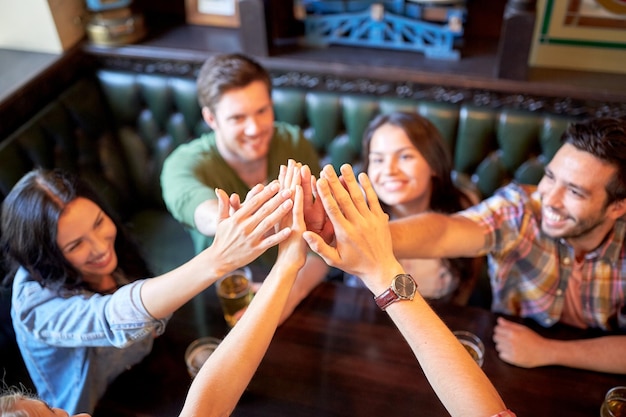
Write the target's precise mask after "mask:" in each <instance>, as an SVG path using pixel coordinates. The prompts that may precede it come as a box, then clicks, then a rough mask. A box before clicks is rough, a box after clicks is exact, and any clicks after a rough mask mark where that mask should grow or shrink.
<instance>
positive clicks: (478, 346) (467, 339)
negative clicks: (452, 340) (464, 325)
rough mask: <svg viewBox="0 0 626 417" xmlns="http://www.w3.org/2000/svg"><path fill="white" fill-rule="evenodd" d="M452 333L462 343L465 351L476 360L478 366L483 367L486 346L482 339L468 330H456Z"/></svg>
mask: <svg viewBox="0 0 626 417" xmlns="http://www.w3.org/2000/svg"><path fill="white" fill-rule="evenodd" d="M452 333H454V335H455V336H456V338H457V339H458V340H459V342H461V344H462V345H463V347H464V348H465V350H467V352H468V353H469V354H470V355H471V356H472V358H474V360H475V361H476V363H477V364H478V366H480V367H482V366H483V362H484V360H485V345H484V344H483V341H482V340H480V337H478V336H476V335H475V334H474V333H472V332H468V331H466V330H455V331H453V332H452Z"/></svg>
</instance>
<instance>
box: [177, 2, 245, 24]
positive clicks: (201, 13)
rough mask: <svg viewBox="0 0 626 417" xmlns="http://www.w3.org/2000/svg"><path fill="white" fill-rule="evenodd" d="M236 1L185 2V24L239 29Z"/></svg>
mask: <svg viewBox="0 0 626 417" xmlns="http://www.w3.org/2000/svg"><path fill="white" fill-rule="evenodd" d="M237 3H238V1H237V0H185V13H186V16H187V23H191V24H193V25H207V26H224V27H232V28H236V27H239V7H238V5H237Z"/></svg>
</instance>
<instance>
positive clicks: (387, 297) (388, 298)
mask: <svg viewBox="0 0 626 417" xmlns="http://www.w3.org/2000/svg"><path fill="white" fill-rule="evenodd" d="M397 299H398V294H396V293H395V291H394V290H393V288H391V287H389V288H387V289H386V290H385V292H383V293H382V294H380V295H379V296H377V297H374V301H376V305H377V306H378V307H380V309H381V310H383V311H385V309H386V308H387V307H389V305H390V304H392V303H393V302H394V301H396V300H397Z"/></svg>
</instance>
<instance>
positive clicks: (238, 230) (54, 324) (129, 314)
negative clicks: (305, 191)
mask: <svg viewBox="0 0 626 417" xmlns="http://www.w3.org/2000/svg"><path fill="white" fill-rule="evenodd" d="M253 191H254V194H251V197H250V204H242V205H241V207H238V208H239V210H237V211H234V213H233V214H232V215H230V214H229V210H230V209H229V197H228V196H227V195H226V194H225V193H224V192H223V191H222V190H217V192H218V195H219V197H220V202H221V203H222V204H221V206H220V207H221V210H222V216H221V219H222V220H221V222H220V226H219V229H218V230H219V232H218V233H217V238H216V239H215V242H214V243H213V245H212V246H211V247H209V248H207V249H206V250H205V251H203V252H202V253H200V254H198V255H197V256H196V257H195V258H193V259H192V260H190V261H189V262H187V263H186V264H184V265H182V266H181V267H179V268H177V269H175V270H173V271H171V272H168V273H166V274H164V275H161V276H159V277H156V278H152V279H140V278H146V277H148V276H149V275H148V271H147V268H146V265H145V263H144V262H143V261H142V260H141V258H140V256H139V254H138V250H137V248H136V246H135V245H133V243H132V242H131V240H130V238H129V236H128V235H127V234H126V233H125V232H124V229H123V228H122V227H120V223H119V222H118V221H117V220H115V217H114V216H113V215H112V214H111V213H110V212H108V211H107V210H106V209H105V206H104V205H103V204H102V203H101V202H100V200H99V198H98V197H97V196H96V194H95V193H94V192H93V191H92V190H90V189H89V188H88V187H87V186H86V185H85V184H84V183H82V182H80V181H78V180H77V179H75V178H72V177H70V176H68V175H67V174H65V173H63V172H60V171H43V170H34V171H31V172H30V173H28V174H26V175H25V176H24V177H23V178H22V179H21V180H20V181H19V182H18V183H17V184H16V185H15V187H14V188H13V190H12V191H11V192H10V193H9V195H8V196H7V197H6V199H5V201H4V203H3V207H2V222H1V227H2V236H1V238H2V242H1V245H2V246H1V247H2V249H3V252H4V253H5V254H6V258H7V260H8V261H9V262H10V264H11V268H10V269H11V272H10V273H9V274H8V275H7V279H8V280H10V279H13V295H12V308H11V315H12V319H13V327H14V329H15V333H16V336H17V342H18V345H19V348H20V351H21V353H22V356H23V358H24V361H25V364H26V367H27V368H28V371H29V374H30V376H31V378H32V380H33V382H34V384H35V386H36V388H37V392H38V395H39V396H40V397H41V399H43V400H44V401H46V402H48V403H51V404H55V405H57V406H59V407H62V408H64V409H66V410H67V411H68V412H69V413H70V414H73V413H77V412H89V413H91V412H93V410H94V408H95V405H96V403H97V401H98V400H99V399H100V397H101V396H102V395H103V394H104V392H105V390H106V388H107V386H108V384H109V383H110V382H112V381H113V379H115V378H116V377H117V376H118V375H119V374H121V373H122V372H123V371H124V370H126V369H128V368H129V367H131V366H133V365H135V364H136V363H138V362H140V361H141V360H142V359H143V358H144V357H145V356H146V355H147V354H148V353H149V352H150V350H151V348H152V343H153V339H154V338H155V337H157V336H159V335H161V334H162V333H163V332H164V330H165V326H166V324H167V321H168V319H169V317H170V316H171V314H172V313H173V312H174V311H175V310H176V309H178V308H179V307H181V306H182V305H183V304H184V303H186V302H187V301H189V300H190V299H191V298H192V297H194V296H195V295H197V294H198V293H200V292H201V291H202V290H204V289H206V288H207V287H208V286H209V285H211V284H212V283H214V282H215V281H216V280H217V279H218V278H219V277H220V276H222V275H224V274H225V273H227V272H229V271H231V270H233V269H236V268H238V267H240V266H243V265H246V264H247V263H249V262H251V261H252V260H254V259H255V258H256V257H258V256H259V255H260V254H261V253H263V252H264V251H265V250H266V249H267V248H269V247H270V246H273V245H275V244H276V243H278V242H279V241H280V240H282V239H284V238H285V237H286V236H287V234H288V231H286V230H285V231H281V232H278V233H275V234H271V235H269V234H268V233H266V232H268V231H269V230H270V229H272V228H273V227H274V225H275V224H276V223H277V222H278V221H279V220H280V219H281V218H282V217H283V216H284V215H285V214H286V213H287V212H288V211H289V210H290V208H291V206H290V201H291V200H290V199H289V193H290V192H289V191H288V190H287V191H282V192H280V193H279V186H278V184H277V183H272V184H270V185H268V186H265V187H264V186H257V187H255V189H254V190H253ZM264 220H266V221H264ZM250 225H252V226H253V227H250ZM272 230H273V229H272Z"/></svg>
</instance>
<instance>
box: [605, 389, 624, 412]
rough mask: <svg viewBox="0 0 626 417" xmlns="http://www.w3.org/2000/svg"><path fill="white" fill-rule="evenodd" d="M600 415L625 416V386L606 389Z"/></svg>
mask: <svg viewBox="0 0 626 417" xmlns="http://www.w3.org/2000/svg"><path fill="white" fill-rule="evenodd" d="M600 417H626V387H613V388H611V389H610V390H608V391H607V393H606V396H605V397H604V402H603V403H602V407H600Z"/></svg>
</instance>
